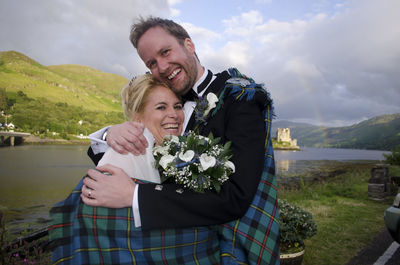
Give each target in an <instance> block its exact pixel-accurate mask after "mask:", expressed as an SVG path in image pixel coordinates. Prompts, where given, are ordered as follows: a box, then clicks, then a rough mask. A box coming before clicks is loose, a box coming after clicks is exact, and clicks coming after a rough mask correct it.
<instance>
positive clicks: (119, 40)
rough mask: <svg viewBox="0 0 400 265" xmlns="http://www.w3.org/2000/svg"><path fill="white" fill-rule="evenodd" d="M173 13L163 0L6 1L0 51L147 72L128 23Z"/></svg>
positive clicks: (0, 19)
mask: <svg viewBox="0 0 400 265" xmlns="http://www.w3.org/2000/svg"><path fill="white" fill-rule="evenodd" d="M170 12H171V9H170V8H169V6H168V4H167V2H166V1H162V0H153V1H144V0H136V1H131V0H120V1H118V4H116V3H115V2H112V1H108V0H96V1H91V0H80V1H61V0H55V1H47V0H35V1H13V0H3V1H2V2H1V4H0V31H1V32H2V34H1V35H0V43H1V44H0V49H1V50H17V51H20V52H23V53H25V54H26V55H28V56H30V57H33V58H34V59H37V60H38V61H40V63H42V64H45V65H51V64H82V65H88V66H91V67H94V68H97V69H99V68H100V69H101V70H103V71H106V72H112V73H118V74H123V75H125V76H130V75H131V74H132V73H135V72H138V71H140V72H144V71H145V68H144V66H143V63H141V61H140V60H139V58H138V57H137V56H136V55H135V54H136V52H135V50H134V48H133V47H132V45H131V44H130V43H129V31H130V25H131V24H132V22H133V21H134V19H135V18H137V17H138V16H139V15H141V16H148V15H160V16H165V15H168V14H169V13H170Z"/></svg>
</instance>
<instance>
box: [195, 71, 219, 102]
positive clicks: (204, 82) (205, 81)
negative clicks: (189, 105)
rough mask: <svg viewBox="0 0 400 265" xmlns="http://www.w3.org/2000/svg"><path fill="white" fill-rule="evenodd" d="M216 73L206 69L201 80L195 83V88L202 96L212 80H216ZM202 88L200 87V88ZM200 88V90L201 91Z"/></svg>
mask: <svg viewBox="0 0 400 265" xmlns="http://www.w3.org/2000/svg"><path fill="white" fill-rule="evenodd" d="M214 78H215V77H214V75H213V74H212V72H211V71H210V70H208V69H204V73H203V75H202V76H201V77H200V79H199V80H197V82H196V83H195V84H194V86H193V90H194V92H196V94H198V95H199V96H201V95H202V94H204V92H205V91H206V90H207V87H208V86H209V85H210V83H211V81H212V80H214ZM199 88H200V89H199ZM199 90H200V91H199Z"/></svg>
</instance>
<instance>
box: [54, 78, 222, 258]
mask: <svg viewBox="0 0 400 265" xmlns="http://www.w3.org/2000/svg"><path fill="white" fill-rule="evenodd" d="M121 95H122V101H123V107H124V112H125V116H126V118H127V119H129V120H134V121H137V122H141V123H143V124H144V126H145V127H146V128H147V130H148V133H147V136H146V137H147V138H148V139H150V140H152V139H153V137H154V140H153V141H152V142H155V144H161V142H162V140H163V138H164V136H166V135H170V134H173V135H180V134H181V132H182V123H183V119H184V114H183V111H182V103H181V101H180V100H179V98H178V97H177V96H176V95H175V94H174V93H173V92H172V90H170V89H169V88H168V87H167V86H166V85H165V84H163V83H161V82H159V81H157V80H156V79H155V78H154V77H153V76H152V75H143V76H140V77H138V78H136V79H135V80H133V81H131V83H129V85H127V86H126V87H124V88H123V90H122V92H121ZM151 149H152V146H151V145H150V144H149V148H148V150H146V151H147V152H146V153H147V154H146V155H144V156H139V157H136V156H132V155H126V156H125V157H124V158H123V159H122V158H121V155H119V154H115V153H113V151H111V150H110V151H107V153H108V154H107V156H105V158H104V161H102V163H103V164H104V163H114V162H115V163H119V162H118V161H120V159H122V160H124V162H123V163H121V165H119V166H120V167H121V168H122V169H123V170H124V171H125V172H126V173H127V174H128V175H130V176H132V177H135V178H137V179H141V180H145V181H153V182H154V181H155V182H157V181H158V182H159V176H158V174H157V173H158V172H156V173H155V174H151V175H150V174H148V171H152V169H151V167H149V166H148V165H151V164H149V159H151V157H152V155H151ZM133 163H136V167H132V166H131V165H132V164H133ZM144 168H146V170H145V172H142V173H140V172H139V171H140V170H139V169H144ZM153 173H154V172H153ZM138 175H140V177H138ZM149 176H151V177H150V178H148V177H149ZM157 177H158V179H157ZM141 180H138V182H140V181H141ZM82 185H83V182H82V181H81V182H80V183H79V184H78V185H77V187H75V189H74V190H73V192H72V193H71V194H70V195H69V197H68V198H67V199H66V200H64V201H62V202H60V203H58V204H56V205H55V206H54V207H53V208H52V209H51V211H50V215H51V218H52V223H51V227H50V229H49V230H50V240H51V241H53V244H55V246H56V248H55V250H54V252H53V254H52V262H53V263H55V264H158V263H160V264H161V263H162V264H219V241H218V237H217V231H216V230H217V229H216V228H215V227H197V228H196V227H194V228H182V229H165V230H149V231H142V230H141V229H140V228H135V225H134V222H135V220H133V217H132V209H131V208H120V209H115V208H104V207H92V206H88V205H86V204H84V203H83V202H82V201H81V199H80V193H81V189H82ZM154 203H162V202H157V201H154Z"/></svg>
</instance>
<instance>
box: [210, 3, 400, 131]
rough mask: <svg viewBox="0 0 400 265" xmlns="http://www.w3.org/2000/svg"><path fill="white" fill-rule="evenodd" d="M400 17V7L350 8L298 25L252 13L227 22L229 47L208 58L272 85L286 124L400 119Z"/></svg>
mask: <svg viewBox="0 0 400 265" xmlns="http://www.w3.org/2000/svg"><path fill="white" fill-rule="evenodd" d="M396 10H400V2H399V1H396V0H392V1H389V0H387V1H373V0H366V1H350V2H349V4H348V5H347V6H346V8H342V9H340V10H339V11H338V13H334V14H331V15H328V14H325V13H319V14H315V15H313V16H309V17H307V18H306V19H298V20H294V21H278V20H272V19H271V20H265V19H264V17H263V14H261V13H260V12H259V11H250V12H246V13H243V14H241V15H239V16H235V17H232V18H230V19H227V20H224V21H223V23H224V25H225V31H224V33H223V36H222V38H224V39H227V40H229V41H226V44H225V45H224V46H223V47H221V49H219V50H217V51H214V52H213V53H209V54H208V55H206V56H205V57H206V58H207V63H210V64H211V65H216V62H217V61H218V66H221V65H225V67H226V66H227V65H228V66H229V65H232V64H234V65H235V64H236V65H237V66H238V67H239V66H240V70H241V71H242V72H244V73H247V74H248V75H250V76H253V77H254V78H255V79H256V80H258V81H259V82H263V83H265V84H267V87H268V88H269V90H270V91H271V92H272V95H273V97H274V100H275V107H276V112H277V114H278V118H281V119H290V120H302V121H308V122H311V123H323V124H328V125H338V124H340V123H342V124H349V122H354V121H360V120H362V119H365V118H371V117H373V116H376V115H381V114H385V113H398V112H400V105H399V104H398V101H399V99H400V70H399V67H398V65H400V45H398V44H399V43H400V28H399V27H395V26H393V25H398V24H400V17H399V16H398V14H397V13H396ZM242 69H244V70H242ZM317 117H318V119H317Z"/></svg>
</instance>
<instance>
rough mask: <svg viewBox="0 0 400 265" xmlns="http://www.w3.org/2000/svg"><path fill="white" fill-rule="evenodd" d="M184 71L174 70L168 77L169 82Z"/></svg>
mask: <svg viewBox="0 0 400 265" xmlns="http://www.w3.org/2000/svg"><path fill="white" fill-rule="evenodd" d="M181 71H182V69H180V68H179V69H176V70H174V71H173V72H172V73H171V74H170V75H169V76H168V80H172V79H173V78H174V77H175V76H176V75H177V74H179V73H180V72H181Z"/></svg>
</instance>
